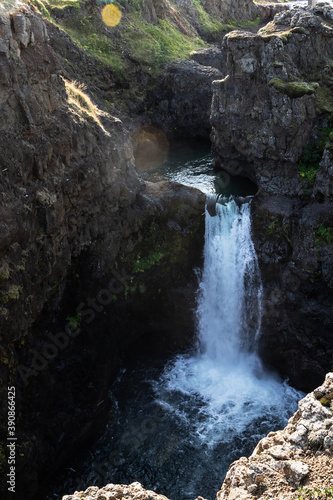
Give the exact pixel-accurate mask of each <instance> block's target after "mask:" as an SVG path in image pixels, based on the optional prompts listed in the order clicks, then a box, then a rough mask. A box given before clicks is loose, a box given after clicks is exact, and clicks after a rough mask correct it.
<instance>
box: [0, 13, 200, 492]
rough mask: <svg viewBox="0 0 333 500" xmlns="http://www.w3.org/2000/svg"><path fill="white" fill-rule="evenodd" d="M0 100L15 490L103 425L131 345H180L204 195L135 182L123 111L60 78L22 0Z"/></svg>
mask: <svg viewBox="0 0 333 500" xmlns="http://www.w3.org/2000/svg"><path fill="white" fill-rule="evenodd" d="M0 106H1V113H0V130H1V137H0V175H1V188H0V192H1V194H0V196H1V207H0V211H1V221H0V225H1V232H0V257H1V261H0V328H1V343H0V348H1V358H2V364H1V371H0V377H1V380H2V382H3V384H2V386H1V406H2V407H3V408H5V407H7V403H6V398H7V390H6V388H7V386H15V387H16V394H17V396H16V419H17V420H16V425H17V437H18V440H19V443H20V444H19V447H18V449H17V455H16V456H17V459H16V460H17V462H16V474H17V478H20V479H19V481H17V485H16V488H17V489H16V493H17V495H18V497H19V496H20V495H23V492H26V491H27V486H26V485H27V483H28V484H29V488H28V489H29V494H30V495H34V494H35V492H36V490H37V487H38V486H40V484H41V483H42V479H46V478H47V476H48V474H49V473H50V471H52V469H55V468H56V467H57V466H58V465H59V464H61V463H62V462H63V460H64V458H65V456H66V455H67V453H72V452H73V451H74V450H77V449H78V447H80V446H82V445H84V443H86V442H87V440H89V439H91V438H92V437H93V436H94V435H96V431H97V432H102V431H103V426H104V424H105V421H106V419H107V408H108V395H107V391H108V386H109V384H110V382H111V381H112V380H113V378H114V377H115V375H116V374H117V370H118V369H119V365H120V362H121V359H122V358H123V357H124V356H125V352H126V351H127V350H128V349H129V348H130V346H131V345H133V343H134V342H137V344H136V350H137V351H138V350H139V349H140V348H141V347H142V343H141V345H140V342H139V339H140V338H142V336H143V335H149V334H152V333H154V334H155V335H154V338H155V339H156V338H157V339H158V342H156V343H157V344H159V346H161V345H163V347H164V348H168V349H175V348H177V347H179V346H180V345H184V344H185V343H186V342H188V339H189V336H190V335H191V334H192V333H191V331H192V329H193V324H192V325H191V320H190V319H189V317H188V314H186V321H185V320H184V316H185V315H184V314H183V309H182V304H183V305H184V307H185V308H186V311H188V310H190V307H189V304H192V303H193V300H194V292H195V289H196V282H197V281H196V280H197V278H196V276H195V274H194V272H193V267H194V266H196V265H199V264H200V259H201V248H202V244H203V233H204V217H202V214H203V212H204V196H203V195H202V193H200V192H197V191H196V190H192V189H187V188H185V187H183V186H180V185H172V184H169V183H167V182H165V183H162V184H159V185H157V186H151V185H149V184H147V185H145V184H144V183H143V182H142V181H140V180H139V178H138V176H137V174H136V171H135V168H134V161H133V153H132V146H131V143H130V142H129V139H128V133H127V131H126V129H125V128H124V126H123V124H122V122H121V121H120V120H119V119H116V118H113V117H112V116H110V115H109V114H107V113H105V112H103V111H101V110H100V109H99V108H98V107H97V106H96V104H95V103H94V102H93V101H92V100H91V98H89V96H88V94H87V93H86V92H85V89H84V88H83V87H82V86H80V85H78V84H77V83H76V82H73V81H70V80H66V79H63V78H61V77H60V76H59V74H58V62H57V58H56V56H55V54H54V52H53V50H52V49H51V47H50V45H49V43H48V33H47V30H46V27H45V24H44V22H43V21H41V19H40V18H39V17H37V16H36V15H34V14H33V13H32V12H31V11H30V10H29V9H25V10H22V11H20V12H17V13H15V14H14V15H13V16H12V17H11V18H10V17H8V16H1V18H0ZM173 293H174V296H176V297H177V301H176V305H175V298H174V296H172V295H173ZM185 303H186V305H185ZM170 331H172V332H174V337H170V335H169V332H170ZM180 332H181V335H180ZM156 333H158V335H156ZM147 343H148V344H149V340H148V341H147ZM159 346H157V347H159ZM1 418H2V420H1V433H2V438H4V439H5V438H6V427H7V426H6V421H5V414H3V415H2V416H1ZM0 456H1V464H0V465H1V467H2V468H3V469H4V470H5V469H6V467H7V464H6V461H5V457H4V455H3V453H2V450H1V454H0ZM3 479H4V480H6V479H5V477H4V478H3ZM3 486H4V490H5V492H4V494H1V497H2V498H6V492H7V493H8V491H7V485H3ZM9 495H10V493H9Z"/></svg>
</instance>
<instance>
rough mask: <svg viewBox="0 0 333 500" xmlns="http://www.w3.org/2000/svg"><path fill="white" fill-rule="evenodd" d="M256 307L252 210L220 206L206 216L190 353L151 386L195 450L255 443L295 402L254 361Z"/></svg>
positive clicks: (257, 323)
mask: <svg viewBox="0 0 333 500" xmlns="http://www.w3.org/2000/svg"><path fill="white" fill-rule="evenodd" d="M261 302H262V286H261V280H260V273H259V267H258V262H257V257H256V253H255V249H254V245H253V242H252V240H251V218H250V206H249V204H244V205H242V206H241V207H240V208H239V207H238V206H237V204H236V203H235V201H233V200H232V201H229V202H225V204H223V205H222V204H219V203H218V204H217V206H216V215H215V216H213V217H212V216H211V215H210V214H209V212H208V211H207V210H206V234H205V249H204V269H203V273H202V278H201V282H200V285H199V290H198V304H197V311H196V316H197V324H198V342H197V346H196V349H195V351H194V352H192V353H190V354H187V355H179V356H177V357H176V358H175V359H174V360H173V361H172V362H170V363H169V364H168V365H167V366H166V368H165V370H164V373H163V375H162V377H161V379H160V380H159V381H158V383H156V384H155V386H154V390H155V395H156V398H157V401H158V402H159V404H160V405H161V406H162V407H163V408H164V409H165V410H166V411H168V412H169V413H170V414H172V415H173V416H174V417H175V418H176V419H178V420H179V421H182V423H183V425H185V426H187V431H188V432H189V435H191V436H192V438H193V443H197V446H202V445H206V446H208V448H214V447H215V446H216V445H217V444H221V442H222V443H230V442H232V441H234V440H235V438H236V437H237V438H238V437H239V436H242V438H243V439H245V437H246V436H248V438H252V439H253V437H254V436H255V437H256V438H257V439H259V438H260V437H261V436H262V433H264V432H265V429H267V425H268V431H269V430H272V428H269V425H271V426H272V427H274V425H276V415H279V418H280V422H281V421H282V422H285V423H286V421H287V418H289V416H290V414H291V413H292V409H294V405H295V401H297V400H298V399H299V397H300V394H299V393H297V391H295V390H294V389H292V388H291V387H290V386H289V385H288V384H287V383H286V382H283V381H282V380H280V379H279V377H278V376H277V375H274V374H271V373H267V372H266V371H265V370H264V368H263V366H262V364H261V361H260V359H259V357H258V355H257V352H256V344H257V340H258V336H259V332H260V322H261ZM280 425H281V424H280ZM265 426H266V427H265ZM266 432H267V431H266Z"/></svg>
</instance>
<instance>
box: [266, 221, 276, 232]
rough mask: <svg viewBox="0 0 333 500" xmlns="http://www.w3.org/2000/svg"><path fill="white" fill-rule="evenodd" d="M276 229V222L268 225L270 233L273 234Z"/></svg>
mask: <svg viewBox="0 0 333 500" xmlns="http://www.w3.org/2000/svg"><path fill="white" fill-rule="evenodd" d="M275 230H276V222H275V221H273V222H272V223H271V224H270V225H269V226H268V229H267V233H268V234H273V233H274V232H275Z"/></svg>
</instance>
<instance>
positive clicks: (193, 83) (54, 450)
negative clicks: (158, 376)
mask: <svg viewBox="0 0 333 500" xmlns="http://www.w3.org/2000/svg"><path fill="white" fill-rule="evenodd" d="M116 3H117V5H118V6H119V9H120V10H121V13H122V20H121V23H120V25H119V26H115V27H113V28H110V27H107V26H106V25H105V24H104V23H103V22H102V20H101V10H102V8H103V5H104V4H105V3H104V4H103V3H101V2H99V1H98V0H84V1H83V0H82V1H81V0H80V1H78V2H74V1H71V0H69V1H68V2H64V5H61V6H60V4H61V2H60V3H59V2H58V4H57V2H52V1H51V0H50V1H45V2H41V1H37V0H36V1H33V2H31V3H27V4H25V5H23V6H22V5H15V2H8V4H6V2H5V4H6V5H5V4H4V7H3V8H2V10H0V109H1V113H0V130H1V133H0V176H1V184H0V190H1V195H0V196H1V203H0V213H1V217H0V332H1V340H0V352H1V366H0V379H1V381H2V384H1V388H0V398H1V407H2V408H4V409H6V408H7V395H8V394H7V392H8V391H7V388H8V387H12V386H13V387H15V388H16V429H17V438H18V445H17V449H16V458H17V460H16V476H17V478H19V479H17V484H16V496H14V498H18V499H23V498H26V499H28V498H32V499H33V498H45V491H47V490H48V485H49V484H50V481H51V480H53V479H54V477H55V476H56V475H57V471H58V470H60V469H61V468H63V467H64V466H65V465H66V464H68V463H70V460H71V459H72V457H75V456H78V455H80V454H81V453H84V451H85V450H87V449H89V447H90V446H92V445H93V443H95V442H96V440H97V439H98V438H99V437H100V436H101V435H102V434H103V432H104V430H105V428H106V426H107V424H108V423H109V419H110V411H111V410H113V407H114V401H112V399H111V398H110V396H109V391H110V387H112V384H113V382H114V381H115V380H116V379H117V377H118V376H119V374H120V373H121V370H122V368H123V367H124V366H126V367H128V366H129V365H131V363H132V364H133V363H135V361H136V360H138V359H141V358H142V357H144V358H146V359H151V360H153V359H154V358H157V357H158V356H160V357H163V358H164V359H166V358H168V359H170V358H171V357H172V356H173V355H174V354H178V353H183V352H186V351H187V350H191V349H193V344H194V342H195V340H196V330H197V329H198V325H197V323H198V316H197V313H196V304H197V302H198V283H199V282H200V279H199V278H198V275H202V269H205V267H204V265H205V262H204V246H205V224H206V226H207V220H209V219H208V213H207V211H206V209H205V206H206V201H207V199H208V205H209V203H211V208H210V209H209V214H210V215H209V216H212V215H213V214H214V213H216V212H217V213H219V208H217V207H216V202H217V203H218V205H219V203H220V202H221V194H220V193H219V192H218V191H216V192H214V196H209V195H208V196H207V194H206V193H205V192H202V191H201V190H200V189H198V186H197V187H190V186H186V185H183V184H182V183H179V182H174V180H169V179H161V178H158V181H157V182H153V179H152V178H150V177H149V178H148V179H146V178H145V174H146V173H147V172H146V170H147V169H148V170H149V169H150V170H151V172H153V173H154V169H155V168H156V165H160V164H163V162H165V160H166V159H167V155H168V150H169V148H170V150H172V147H174V146H173V144H175V143H176V140H179V139H182V140H186V141H189V143H191V141H192V143H193V141H194V143H197V144H200V143H201V141H202V143H204V144H207V141H209V139H210V141H211V144H212V153H213V159H214V165H210V167H209V168H210V169H211V171H212V172H214V176H215V177H216V179H215V183H216V182H217V184H218V183H219V179H220V184H221V185H222V188H224V187H225V186H226V185H228V184H230V183H232V182H233V180H234V179H235V180H237V179H238V180H239V179H241V180H242V181H243V182H245V183H246V185H247V186H248V188H247V189H249V190H250V191H251V190H253V191H254V192H255V193H256V194H254V193H252V192H251V193H250V191H249V192H248V193H241V195H240V196H237V197H236V198H235V199H236V202H237V204H238V205H240V206H245V204H246V203H247V202H248V201H249V197H246V194H251V196H250V198H251V203H250V205H249V209H248V210H249V213H250V215H249V220H250V219H251V230H250V229H247V230H248V231H250V232H248V233H246V234H247V236H246V238H248V237H249V234H250V233H251V236H252V241H253V249H252V247H251V252H252V251H253V252H255V254H256V259H257V264H256V265H257V267H258V272H259V271H260V280H259V278H258V279H257V282H258V283H257V288H258V289H260V290H261V291H260V294H261V295H260V307H259V306H258V305H257V306H256V310H259V309H260V321H259V320H258V314H250V313H249V314H248V318H247V325H248V330H249V331H253V332H254V333H253V336H254V337H255V335H256V334H255V332H256V331H257V330H258V329H260V335H258V339H257V340H256V346H257V347H256V349H257V353H256V355H257V354H258V356H259V357H260V359H261V360H262V362H263V365H265V369H267V370H272V371H275V372H276V373H278V374H279V375H280V376H281V377H283V378H288V380H289V384H290V385H291V386H292V387H294V388H295V389H296V390H298V391H303V392H309V395H308V396H306V397H305V399H302V401H301V402H300V403H299V409H298V411H297V412H296V413H295V415H294V416H293V417H292V418H291V419H290V421H289V423H288V426H287V427H286V428H285V429H284V430H283V431H277V432H275V431H274V433H273V432H272V433H270V434H268V436H267V438H264V439H263V440H261V441H260V442H259V444H258V445H257V446H256V448H255V450H254V451H253V454H252V455H251V456H250V458H249V459H245V458H241V459H240V460H239V461H238V462H236V463H235V464H233V465H232V466H231V468H230V470H229V471H228V472H227V475H226V479H225V482H224V483H223V486H222V489H221V491H219V492H218V494H217V498H218V499H220V500H224V499H225V500H227V499H228V500H232V499H234V500H235V499H247V500H250V499H252V498H260V497H261V496H263V498H269V497H270V498H293V495H294V494H295V491H296V489H297V487H298V486H300V485H303V484H310V485H311V484H313V485H314V486H316V487H321V486H323V487H330V483H329V480H330V478H332V477H333V468H332V453H333V449H332V408H331V407H330V404H331V400H332V397H331V396H332V391H333V386H332V374H328V372H330V371H331V370H332V364H333V363H332V361H333V342H332V331H333V207H332V204H333V43H332V42H333V8H332V5H331V4H317V5H316V6H315V7H314V8H308V7H306V6H305V5H304V3H303V4H301V5H289V3H286V4H285V3H281V4H274V5H273V4H259V3H258V4H257V3H253V2H252V1H251V0H238V1H233V2H232V1H229V0H228V1H227V0H223V1H217V0H201V2H200V1H199V0H174V1H168V0H160V1H157V0H156V1H153V0H144V1H142V2H136V1H134V0H121V1H120V0H119V2H116ZM96 33H97V34H96ZM175 46H176V48H175ZM180 49H181V50H180ZM168 51H169V52H168ZM149 155H150V157H152V158H153V161H152V164H151V165H150V167H147V162H148V163H149V161H151V158H149ZM147 157H148V160H147ZM213 167H214V169H213ZM253 194H254V196H253ZM209 200H210V201H209ZM235 205H236V203H235ZM238 205H237V206H238ZM222 206H223V205H222ZM208 208H209V206H208ZM235 210H236V208H235ZM244 213H245V209H244V212H242V214H244ZM215 217H216V215H215ZM241 217H244V215H240V214H239V213H238V212H236V216H235V220H236V221H237V220H238V219H237V218H241ZM212 218H214V217H212ZM206 231H207V227H206ZM242 234H243V233H242ZM246 238H245V237H243V239H242V240H239V241H244V240H246ZM206 241H207V233H206ZM222 241H223V239H222ZM246 241H247V240H246ZM221 246H222V244H221ZM205 259H206V257H205ZM254 267H255V266H254ZM244 273H245V275H246V272H245V271H244ZM211 274H214V273H211ZM242 279H243V278H242ZM223 280H224V278H222V281H223ZM259 281H260V283H259ZM230 289H231V288H230ZM230 294H231V292H230ZM212 295H213V294H212ZM226 295H228V294H227V293H226ZM258 301H259V299H258ZM209 303H212V299H210V300H209ZM249 307H250V306H249ZM200 314H201V313H200ZM211 316H212V314H211V315H210V317H211ZM259 323H260V324H259ZM201 329H202V330H205V327H204V326H202V327H201ZM244 335H245V334H244ZM247 342H248V343H249V339H247ZM250 343H251V341H250ZM205 345H206V344H205ZM213 350H214V349H213ZM251 359H252V358H251ZM251 373H252V372H251ZM263 373H266V372H263ZM265 376H266V375H265ZM325 377H326V378H325ZM324 380H325V382H324ZM318 386H320V387H319V388H317V389H316V390H315V391H314V392H311V391H313V390H314V389H315V388H316V387H318ZM239 397H240V396H239ZM237 398H238V395H237V393H236V394H235V399H236V400H237ZM323 398H324V399H325V398H326V399H325V402H324V403H323ZM321 401H322V402H321ZM290 416H291V415H290ZM304 429H306V432H305V431H304ZM0 430H1V442H2V443H4V444H3V445H2V446H1V449H0V451H1V453H0V459H1V461H0V466H1V469H2V472H3V474H2V482H1V490H3V493H1V498H4V499H5V498H7V497H8V498H13V495H12V494H11V492H8V489H7V484H6V480H7V478H6V477H5V474H6V468H7V458H6V457H7V455H6V444H5V443H6V438H7V418H6V415H5V412H4V413H2V415H1V426H0ZM267 432H269V431H267ZM272 470H273V471H275V472H272ZM318 470H322V471H323V474H322V477H321V476H320V477H321V479H320V480H317V482H316V480H315V478H314V476H315V471H318ZM317 476H318V475H317ZM317 479H318V477H317ZM222 481H223V476H222V475H221V478H220V483H221V484H222ZM306 481H308V483H306ZM89 486H90V485H89ZM102 486H103V488H101V487H102ZM281 488H282V493H281V496H278V495H280V492H279V491H280V489H281ZM83 489H85V488H83ZM68 493H71V492H70V491H68ZM287 495H289V496H287ZM134 496H135V498H142V499H146V498H156V500H160V499H162V498H165V497H163V496H162V495H159V494H158V493H152V492H149V491H148V492H147V490H144V489H143V488H142V487H141V485H140V484H139V483H134V484H132V485H130V486H124V485H123V486H121V485H108V486H106V482H105V484H103V485H100V486H93V485H91V486H90V487H89V489H88V490H86V493H85V498H96V499H98V498H100V499H102V498H105V499H107V498H119V499H121V498H133V497H134ZM82 497H83V495H81V496H80V495H79V494H74V495H68V496H67V497H65V498H68V500H70V499H73V500H76V498H82ZM184 498H185V497H184ZM193 498H194V497H193ZM173 500H176V499H175V498H173Z"/></svg>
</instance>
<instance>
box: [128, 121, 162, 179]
mask: <svg viewBox="0 0 333 500" xmlns="http://www.w3.org/2000/svg"><path fill="white" fill-rule="evenodd" d="M133 144H134V158H135V165H136V168H137V170H140V171H151V170H154V169H156V168H157V167H159V166H160V165H162V163H163V162H164V161H165V160H166V159H167V156H168V151H169V142H168V139H167V138H166V135H165V133H164V132H163V131H162V130H159V129H158V128H156V127H153V126H152V125H145V126H143V127H141V128H140V129H139V130H138V131H137V132H136V134H135V136H134V138H133Z"/></svg>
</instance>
